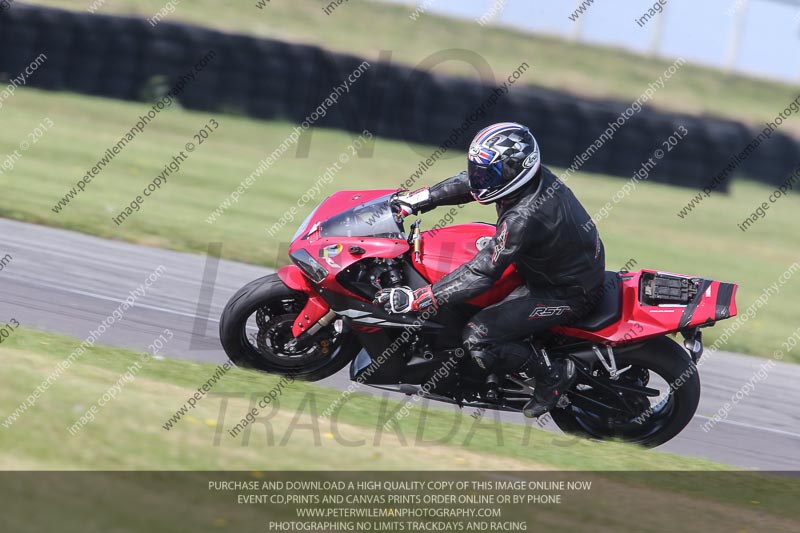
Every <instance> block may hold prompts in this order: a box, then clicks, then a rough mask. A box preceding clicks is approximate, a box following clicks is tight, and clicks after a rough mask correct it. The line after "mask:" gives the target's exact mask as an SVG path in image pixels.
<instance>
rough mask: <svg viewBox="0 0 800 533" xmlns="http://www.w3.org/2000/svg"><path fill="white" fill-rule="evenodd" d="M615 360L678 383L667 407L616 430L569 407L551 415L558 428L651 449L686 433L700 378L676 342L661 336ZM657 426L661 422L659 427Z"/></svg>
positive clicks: (624, 365)
mask: <svg viewBox="0 0 800 533" xmlns="http://www.w3.org/2000/svg"><path fill="white" fill-rule="evenodd" d="M616 359H617V367H618V368H625V367H626V366H628V365H633V366H634V367H641V368H645V369H649V370H650V371H651V372H655V373H656V374H658V375H659V376H660V377H661V378H662V379H663V380H664V381H665V382H666V383H667V384H675V386H674V387H672V392H671V393H670V394H669V396H667V398H666V400H665V401H666V403H665V404H664V407H663V408H662V409H661V410H660V411H658V412H656V411H655V410H653V411H649V410H647V411H644V412H643V414H642V415H640V416H643V415H644V419H643V422H642V423H641V424H639V425H638V426H632V427H628V428H626V427H620V428H615V427H610V426H605V427H604V426H603V425H602V424H599V423H598V420H594V419H591V417H588V416H586V413H581V412H580V411H579V410H577V409H575V407H574V406H572V405H570V406H567V407H566V408H564V409H554V410H553V411H552V412H551V415H552V417H553V420H554V421H555V423H556V425H558V427H559V428H560V429H561V430H562V431H564V432H565V433H571V434H575V435H580V436H584V437H589V438H595V439H602V440H605V439H620V440H623V441H626V442H631V443H635V444H641V445H642V446H646V447H648V448H652V447H655V446H659V445H661V444H664V443H665V442H667V441H668V440H670V439H672V438H673V437H674V436H675V435H677V434H678V433H680V432H681V431H683V428H685V427H686V425H687V424H688V423H689V422H690V421H691V420H692V417H694V413H695V411H696V410H697V405H698V403H699V402H700V376H699V375H698V371H697V367H696V366H695V364H694V363H693V362H692V360H691V358H690V357H689V355H688V354H687V353H686V351H684V349H683V348H681V346H680V345H679V344H678V343H676V342H675V341H673V340H671V339H669V338H667V337H659V338H656V339H652V340H650V341H647V342H646V343H644V344H643V345H642V346H641V347H639V348H637V349H634V350H630V351H625V352H622V351H620V353H618V354H617V356H616ZM679 384H680V386H678V385H679ZM662 392H665V391H662ZM662 403H663V402H662ZM656 423H659V426H658V427H657V426H656ZM648 428H649V430H648ZM649 431H650V432H649Z"/></svg>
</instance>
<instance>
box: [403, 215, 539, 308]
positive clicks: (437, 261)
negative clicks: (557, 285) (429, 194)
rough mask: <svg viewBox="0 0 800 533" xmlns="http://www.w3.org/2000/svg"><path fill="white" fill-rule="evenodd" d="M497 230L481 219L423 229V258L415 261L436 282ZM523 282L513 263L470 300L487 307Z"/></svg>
mask: <svg viewBox="0 0 800 533" xmlns="http://www.w3.org/2000/svg"><path fill="white" fill-rule="evenodd" d="M494 233H495V227H494V226H493V225H491V224H479V223H473V224H460V225H458V226H448V227H445V228H442V229H436V230H430V231H423V232H422V253H421V254H420V260H421V262H420V263H417V262H414V267H416V269H417V271H418V272H419V273H420V274H422V276H423V277H424V278H425V279H427V280H428V281H430V282H431V283H435V282H437V281H439V280H440V279H442V278H443V277H444V276H445V275H446V274H449V273H450V272H452V271H453V270H455V269H456V268H458V267H459V266H461V265H463V264H464V263H466V262H468V261H469V260H471V259H472V258H473V257H475V255H476V254H477V253H478V250H479V248H478V246H484V245H488V242H489V239H491V238H492V236H493V235H494ZM522 283H523V281H522V277H521V276H520V275H519V273H517V271H516V270H515V269H514V267H513V266H510V267H508V268H507V269H506V271H505V272H503V275H502V277H501V278H500V279H499V280H497V282H495V284H494V285H493V286H492V288H491V289H489V290H488V291H487V292H485V293H484V294H482V295H480V296H478V297H476V298H473V299H472V300H470V301H468V302H467V303H469V304H472V305H477V306H479V307H487V306H489V305H492V304H494V303H497V302H499V301H500V300H502V299H503V298H505V297H506V296H508V295H509V293H510V292H511V291H513V290H514V289H515V288H517V287H518V286H520V285H522Z"/></svg>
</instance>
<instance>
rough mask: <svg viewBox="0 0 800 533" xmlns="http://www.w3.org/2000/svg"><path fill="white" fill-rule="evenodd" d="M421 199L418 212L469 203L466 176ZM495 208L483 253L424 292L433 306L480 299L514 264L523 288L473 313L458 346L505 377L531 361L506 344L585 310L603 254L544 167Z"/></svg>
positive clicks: (577, 206) (569, 196) (581, 214)
mask: <svg viewBox="0 0 800 533" xmlns="http://www.w3.org/2000/svg"><path fill="white" fill-rule="evenodd" d="M429 191H430V202H431V204H432V205H431V206H429V207H428V208H426V210H427V209H429V208H432V207H436V206H441V205H455V204H463V203H466V202H469V201H472V200H473V198H472V196H471V194H470V192H469V180H468V178H467V175H466V173H462V174H459V175H457V176H454V177H452V178H449V179H447V180H444V181H442V182H441V183H438V184H437V185H434V186H433V187H431V188H430V190H429ZM496 205H497V215H498V221H497V231H496V233H495V235H494V237H492V240H491V242H490V243H489V245H487V246H485V247H484V248H483V249H482V250H480V251H479V252H478V253H477V255H476V256H475V257H474V258H473V259H472V260H471V261H469V262H468V263H465V264H463V265H461V266H460V267H458V268H457V269H456V270H454V271H453V272H451V273H450V274H448V275H446V276H445V277H443V278H442V279H441V280H439V281H438V282H436V283H435V284H434V285H433V288H432V289H433V294H434V296H435V298H436V300H437V302H438V303H439V305H447V304H457V303H462V302H465V301H467V300H470V299H471V298H474V297H476V296H478V295H480V294H482V293H483V292H485V291H487V290H488V289H489V288H490V287H491V286H492V284H493V283H494V282H495V281H496V280H497V279H498V278H499V277H500V276H501V275H502V273H503V272H504V271H505V270H506V268H508V266H509V265H511V264H514V266H515V267H516V269H517V271H518V272H519V273H520V274H521V275H522V277H523V278H524V279H525V284H526V286H525V287H520V288H518V289H517V290H515V291H514V292H512V293H511V294H510V295H509V296H508V297H506V298H505V299H504V300H503V301H502V302H499V303H497V304H495V305H492V306H490V307H487V308H486V309H483V310H481V311H479V312H478V313H477V314H475V316H474V317H473V318H472V319H471V320H470V322H469V324H467V327H466V328H465V330H464V341H465V343H467V345H468V347H469V349H470V351H471V353H472V355H473V358H475V360H476V361H477V362H478V364H479V365H481V366H482V367H484V368H486V370H490V369H489V368H487V366H493V365H494V364H495V363H500V364H501V365H502V366H503V367H504V368H506V369H507V370H509V369H511V367H517V366H520V365H521V364H522V363H524V361H525V360H526V359H527V358H528V356H529V355H530V353H531V349H530V347H527V346H525V345H524V344H522V343H521V342H514V341H519V340H521V339H524V338H526V337H528V336H529V335H531V334H533V333H536V332H539V331H542V330H545V329H548V328H550V327H553V326H556V325H561V324H568V323H569V322H570V321H574V320H577V319H578V318H580V317H581V316H583V315H585V314H586V313H587V312H588V311H590V310H591V306H592V303H591V302H593V301H596V299H594V300H593V299H592V298H591V293H593V292H596V291H598V290H602V289H601V287H602V284H603V276H604V271H605V251H604V249H603V243H602V241H601V240H600V235H599V234H598V232H597V229H596V228H595V226H594V224H591V223H590V221H591V219H590V217H589V215H588V213H587V212H586V210H585V209H584V208H583V206H582V205H581V203H580V202H579V201H578V199H577V198H576V197H575V195H574V194H573V193H572V191H571V190H570V189H569V188H567V186H566V185H565V184H564V183H563V182H561V181H560V180H559V179H558V178H557V177H556V176H555V175H554V174H553V173H552V172H551V171H550V170H549V169H547V168H545V167H544V166H542V167H541V170H540V171H539V172H538V173H537V175H536V177H535V178H534V179H533V180H531V182H530V183H528V184H526V185H525V186H524V187H523V188H522V189H521V190H520V191H519V192H518V193H517V194H515V195H514V196H513V197H511V198H509V199H503V200H501V201H500V202H498V203H497V204H496ZM487 354H488V355H487ZM545 363H546V364H545ZM539 364H540V367H539V368H538V370H539V371H541V372H545V371H546V370H549V362H546V360H545V361H544V362H542V361H539ZM541 365H545V366H541ZM532 370H533V371H534V374H536V373H537V372H536V370H537V369H536V368H532Z"/></svg>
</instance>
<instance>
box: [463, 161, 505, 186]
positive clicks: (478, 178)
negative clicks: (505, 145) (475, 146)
mask: <svg viewBox="0 0 800 533" xmlns="http://www.w3.org/2000/svg"><path fill="white" fill-rule="evenodd" d="M467 174H468V175H469V186H470V188H471V189H472V192H473V193H478V192H480V191H485V190H489V189H494V188H496V187H499V186H501V185H502V184H503V163H502V162H501V161H498V162H496V163H492V164H491V165H488V166H487V165H481V164H479V163H473V162H472V161H470V162H469V163H468V164H467Z"/></svg>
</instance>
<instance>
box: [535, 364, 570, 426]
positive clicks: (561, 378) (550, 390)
mask: <svg viewBox="0 0 800 533" xmlns="http://www.w3.org/2000/svg"><path fill="white" fill-rule="evenodd" d="M549 370H550V372H549V373H548V375H546V376H543V377H542V378H537V380H536V388H535V389H534V391H533V398H531V400H530V401H529V402H528V403H526V404H525V407H523V408H522V414H524V415H525V416H527V417H528V418H537V417H540V416H542V415H543V414H545V413H546V412H548V411H550V410H551V409H553V407H555V406H556V404H557V403H558V400H559V399H560V398H561V395H562V394H564V393H565V392H566V391H567V390H568V389H569V387H570V386H571V385H572V383H573V382H574V381H575V374H576V372H575V363H574V362H572V360H571V359H561V360H558V361H554V362H553V365H552V366H551V367H550V369H549Z"/></svg>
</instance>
